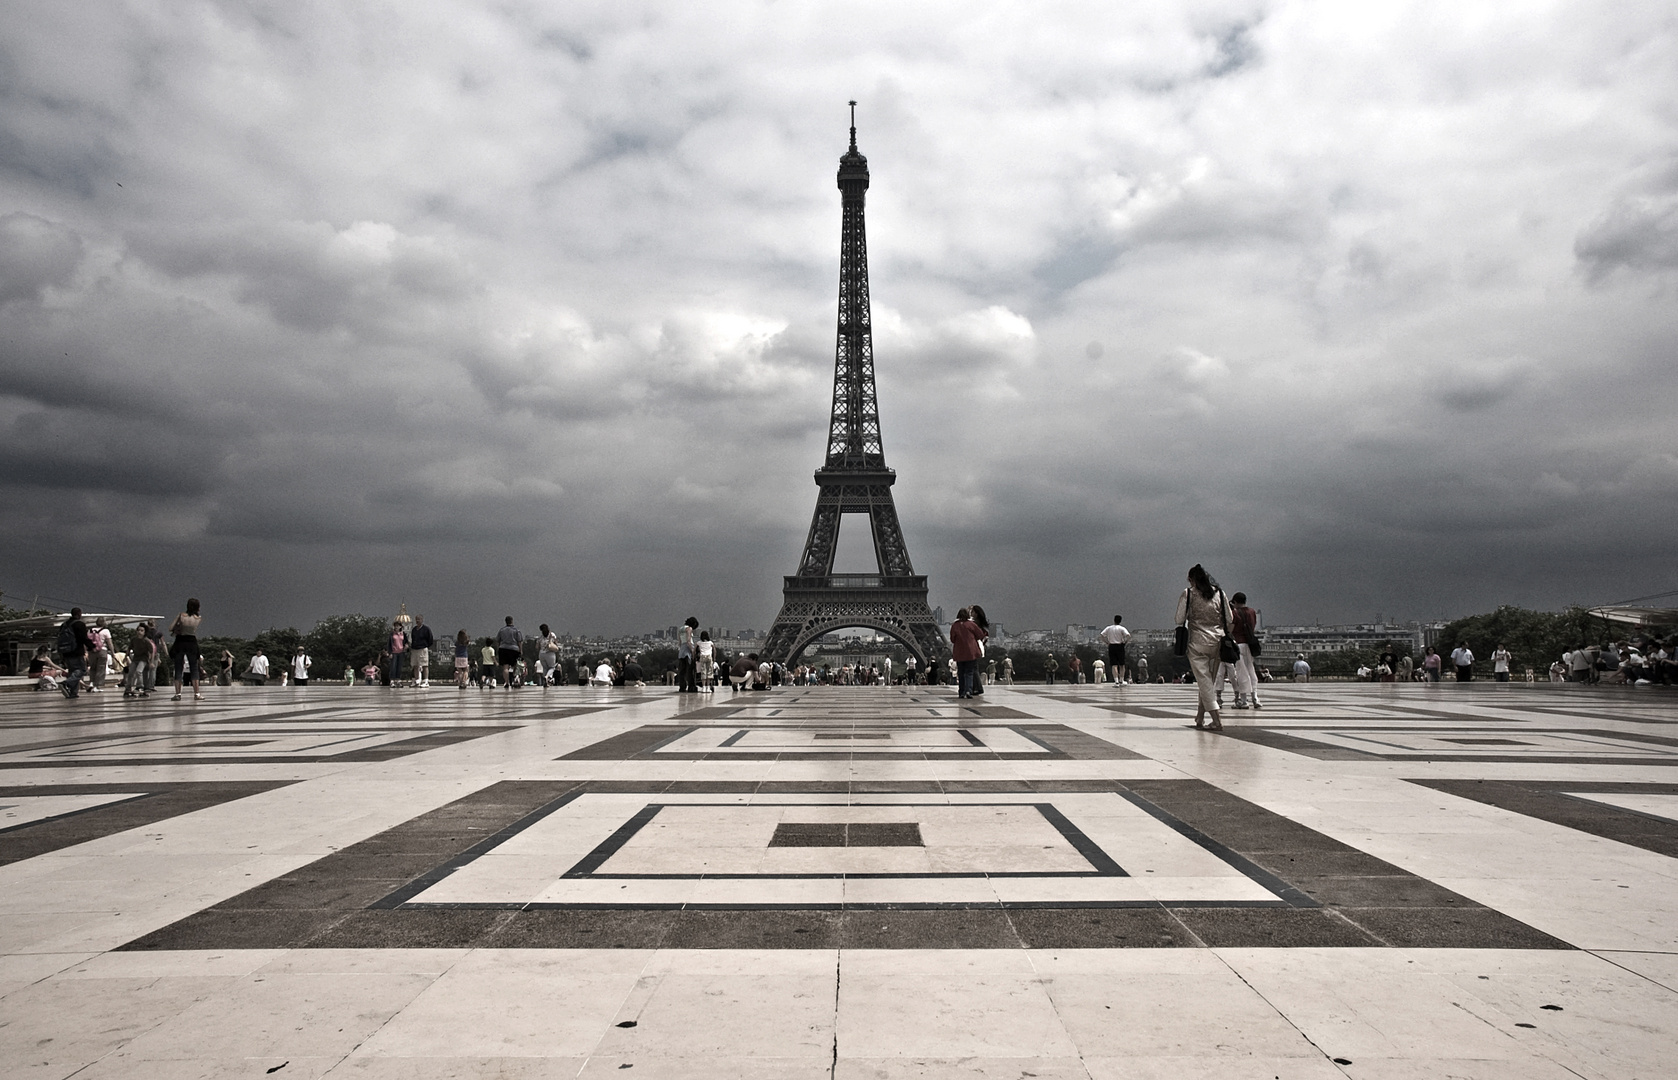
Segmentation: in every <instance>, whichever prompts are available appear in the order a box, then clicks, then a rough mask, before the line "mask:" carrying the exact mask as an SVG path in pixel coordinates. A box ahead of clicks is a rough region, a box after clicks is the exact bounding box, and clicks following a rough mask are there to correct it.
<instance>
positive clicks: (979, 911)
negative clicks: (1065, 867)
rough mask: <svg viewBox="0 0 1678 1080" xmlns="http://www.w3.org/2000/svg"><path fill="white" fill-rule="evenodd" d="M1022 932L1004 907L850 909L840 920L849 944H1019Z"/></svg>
mask: <svg viewBox="0 0 1678 1080" xmlns="http://www.w3.org/2000/svg"><path fill="white" fill-rule="evenodd" d="M1020 946H1021V942H1020V936H1019V934H1017V933H1015V932H1014V925H1013V923H1012V922H1011V921H1010V919H1009V916H1008V913H1007V912H1006V911H1004V910H1002V908H1001V907H999V906H995V905H993V906H990V907H970V908H955V909H942V910H939V909H924V908H922V909H914V908H907V909H904V908H899V909H892V908H879V909H874V910H850V911H846V912H845V918H844V920H843V921H842V922H841V923H840V931H839V947H840V948H843V949H1018V948H1020Z"/></svg>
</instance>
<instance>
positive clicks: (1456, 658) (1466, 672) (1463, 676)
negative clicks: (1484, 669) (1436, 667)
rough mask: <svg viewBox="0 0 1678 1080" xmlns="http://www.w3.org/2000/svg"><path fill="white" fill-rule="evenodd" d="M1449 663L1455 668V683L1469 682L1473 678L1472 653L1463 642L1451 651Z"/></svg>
mask: <svg viewBox="0 0 1678 1080" xmlns="http://www.w3.org/2000/svg"><path fill="white" fill-rule="evenodd" d="M1451 663H1453V664H1455V665H1456V666H1457V682H1469V681H1471V680H1472V679H1473V678H1474V653H1473V651H1472V650H1471V649H1469V647H1468V642H1466V641H1465V642H1463V643H1462V644H1460V645H1458V646H1457V647H1456V648H1455V649H1453V650H1451Z"/></svg>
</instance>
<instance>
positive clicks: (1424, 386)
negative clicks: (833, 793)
mask: <svg viewBox="0 0 1678 1080" xmlns="http://www.w3.org/2000/svg"><path fill="white" fill-rule="evenodd" d="M852 98H855V99H857V100H858V102H859V106H858V120H857V122H858V141H859V144H860V146H861V149H862V151H863V152H864V153H865V154H867V155H868V158H869V164H870V168H871V170H872V176H873V186H872V188H871V190H870V193H869V205H868V226H869V249H870V258H871V264H872V286H873V312H874V326H875V348H876V358H877V367H878V378H879V386H880V400H881V411H882V424H883V430H884V441H885V448H886V455H887V460H888V462H889V463H890V464H891V465H892V466H894V467H895V468H896V469H897V471H898V475H899V481H898V484H897V488H896V492H897V499H898V509H899V514H900V516H901V519H902V522H903V526H904V530H905V534H906V537H907V540H908V542H909V548H910V553H911V555H912V557H913V559H914V561H915V565H916V569H917V570H918V571H919V572H922V573H926V574H929V575H930V576H931V579H932V598H933V601H934V603H942V604H944V605H945V606H946V607H953V606H956V605H959V604H962V603H966V602H969V601H972V600H979V601H981V602H983V603H984V604H985V606H986V608H987V610H988V611H989V612H990V613H991V614H992V616H993V618H995V619H998V620H1000V621H1001V622H1003V623H1004V624H1006V625H1007V626H1009V627H1010V628H1012V629H1024V628H1026V627H1028V626H1044V625H1059V624H1064V623H1067V622H1099V621H1103V620H1104V619H1105V617H1106V616H1108V615H1110V614H1112V612H1113V611H1115V610H1120V611H1123V612H1125V614H1126V615H1127V617H1128V619H1129V620H1130V621H1131V622H1132V623H1133V624H1138V625H1144V626H1145V625H1163V624H1164V623H1166V622H1167V621H1168V619H1169V613H1170V610H1171V608H1170V605H1171V603H1172V599H1173V597H1174V595H1175V592H1176V590H1177V589H1178V588H1179V587H1180V583H1181V580H1182V575H1183V571H1184V569H1185V568H1186V566H1187V565H1188V564H1189V563H1191V562H1196V561H1201V562H1205V563H1206V565H1207V566H1208V567H1210V568H1211V569H1212V570H1213V572H1214V573H1215V574H1217V575H1218V576H1219V577H1220V578H1221V579H1222V580H1224V581H1225V582H1226V583H1227V584H1228V585H1230V587H1231V588H1245V589H1246V591H1247V592H1249V593H1250V594H1252V595H1253V597H1254V599H1255V601H1256V602H1258V603H1259V605H1260V606H1261V607H1263V608H1264V610H1265V612H1266V616H1267V617H1268V618H1269V619H1270V621H1272V622H1306V621H1312V620H1317V619H1320V620H1323V621H1341V620H1354V619H1370V618H1373V617H1374V615H1375V614H1376V613H1377V612H1379V613H1382V614H1384V615H1385V616H1386V617H1387V618H1389V619H1393V618H1434V617H1441V616H1455V615H1458V614H1462V613H1466V612H1471V611H1478V610H1484V609H1486V608H1489V607H1491V606H1494V605H1496V604H1499V603H1519V604H1526V605H1533V606H1541V607H1550V606H1558V605H1561V604H1566V603H1570V602H1590V603H1600V602H1607V601H1612V600H1616V599H1620V598H1624V597H1629V596H1633V595H1638V594H1644V593H1653V592H1657V591H1660V590H1663V589H1667V588H1671V587H1673V582H1672V580H1671V576H1670V573H1671V572H1670V559H1669V558H1667V557H1666V556H1667V554H1668V548H1669V546H1670V539H1669V534H1670V528H1671V522H1672V521H1673V520H1674V518H1675V511H1678V445H1675V442H1678V439H1675V431H1678V425H1675V424H1674V406H1675V404H1678V390H1675V389H1674V380H1673V378H1672V372H1673V371H1674V361H1675V360H1678V355H1675V353H1678V303H1675V300H1678V295H1675V293H1678V114H1675V113H1674V111H1673V110H1672V108H1671V102H1672V101H1673V100H1678V19H1675V18H1674V14H1673V9H1672V7H1671V6H1670V5H1669V4H1660V3H1652V4H1645V5H1635V4H1634V5H1618V6H1615V7H1612V8H1604V7H1602V6H1601V5H1593V4H1587V3H1575V4H1555V5H1542V6H1523V5H1509V4H1489V3H1488V4H1462V3H1450V4H1446V3H1432V4H1428V3H1416V4H1408V5H1401V6H1396V7H1386V8H1380V9H1366V7H1365V6H1360V5H1335V4H1309V3H1287V2H1284V3H1262V2H1237V0H1207V2H1172V3H1153V4H1148V3H1144V4H1137V5H1126V6H1125V7H1124V8H1123V9H1122V10H1120V9H1115V8H1114V7H1113V6H1112V5H1108V4H1070V5H1060V6H1058V7H1055V8H1045V7H1043V6H1042V5H1026V4H979V5H977V6H975V5H973V4H959V5H958V4H917V5H901V4H873V5H870V4H863V5H857V4H848V5H821V4H776V5H762V4H756V3H737V4H736V3H714V4H705V5H659V4H637V3H622V2H614V3H609V4H608V3H598V4H590V3H567V4H563V5H555V4H539V3H519V2H516V0H515V2H507V3H497V4H493V5H491V4H468V3H450V2H441V0H413V2H410V3H406V4H402V5H396V6H390V5H379V6H373V5H355V4H315V3H302V4H297V3H290V4H261V3H191V2H188V3H162V2H148V0H130V2H127V3H120V4H119V3H89V4H60V3H47V2H20V3H14V4H10V5H7V6H6V7H5V8H4V9H3V10H0V499H3V500H4V502H5V505H6V507H7V511H6V513H5V514H4V515H3V516H0V551H3V552H4V554H5V559H4V564H3V565H4V568H5V573H4V575H3V577H0V589H4V590H5V593H6V595H7V597H8V600H7V602H8V603H13V604H15V603H16V602H17V601H16V600H13V599H11V598H12V597H15V596H24V597H28V596H31V595H34V594H41V595H44V596H49V597H54V598H65V599H68V600H73V601H75V602H79V603H81V604H82V605H83V606H84V607H91V608H101V609H124V610H149V611H160V612H161V611H173V610H174V609H175V607H176V605H178V604H179V603H180V602H181V600H182V599H183V598H184V597H185V596H186V595H188V594H192V595H197V596H200V597H202V598H203V599H204V601H205V606H206V609H207V611H209V612H210V616H211V619H212V623H210V624H206V625H207V627H210V628H212V629H214V630H216V631H217V632H220V631H228V632H235V631H245V632H249V631H252V630H255V629H257V628H260V627H262V626H267V625H270V624H287V623H292V624H298V625H305V626H306V625H309V624H311V623H312V622H313V621H314V620H315V619H317V618H319V617H320V616H322V615H325V614H328V613H332V612H340V611H354V610H364V611H368V612H386V611H390V610H394V608H395V606H396V605H397V604H398V603H400V602H406V603H407V604H408V605H409V607H410V610H413V609H415V608H419V609H422V610H424V611H426V612H427V613H428V614H429V615H430V617H431V621H432V622H433V623H434V624H439V625H443V626H445V627H446V628H449V629H452V628H453V627H454V626H456V625H461V626H467V627H469V628H473V629H482V628H485V627H487V626H490V625H493V624H494V623H496V622H499V619H500V616H501V615H503V614H506V613H512V614H514V615H516V616H517V617H518V618H519V619H520V620H521V623H534V622H536V621H546V622H549V623H551V624H554V625H555V626H556V627H559V628H562V629H568V630H603V631H628V630H636V629H642V628H649V627H655V626H665V625H670V624H673V623H676V622H678V621H680V619H681V618H682V617H683V616H685V615H687V614H689V613H696V614H698V615H699V617H700V619H701V621H702V622H703V623H705V624H707V625H727V626H735V627H738V626H754V627H759V628H761V627H764V626H766V625H767V624H768V622H769V621H770V619H771V618H772V617H773V615H774V613H775V611H776V609H777V607H778V604H779V587H780V575H782V574H785V573H789V572H790V571H791V570H792V569H793V567H794V564H795V562H796V560H797V557H798V553H799V550H800V548H801V545H802V542H803V539H804V532H805V529H806V528H807V526H808V523H809V517H810V512H811V509H812V507H813V503H814V496H815V487H814V484H813V483H812V482H811V476H810V474H811V472H812V471H813V470H814V468H815V467H816V466H817V465H818V464H819V463H820V459H821V455H822V452H823V447H824V445H825V433H826V424H827V411H828V404H829V396H830V390H831V380H832V365H833V328H834V308H835V295H836V285H837V268H838V231H839V202H838V192H837V191H836V189H835V187H834V172H835V169H836V167H837V158H838V156H839V154H840V153H842V152H843V150H844V148H845V139H846V130H845V129H846V125H847V123H848V121H847V110H846V108H845V102H846V101H847V100H848V99H852Z"/></svg>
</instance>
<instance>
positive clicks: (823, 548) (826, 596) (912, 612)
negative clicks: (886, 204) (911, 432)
mask: <svg viewBox="0 0 1678 1080" xmlns="http://www.w3.org/2000/svg"><path fill="white" fill-rule="evenodd" d="M851 105H852V107H853V113H852V118H851V146H850V149H849V150H847V151H846V152H845V155H844V156H843V157H841V158H840V159H839V191H840V196H841V203H842V211H841V214H842V217H841V225H840V233H839V333H838V344H837V346H836V347H835V349H834V360H833V416H832V420H831V421H830V423H829V425H828V431H827V460H826V461H824V462H823V463H822V467H821V468H820V469H817V470H816V487H817V489H818V492H819V493H818V494H817V496H816V513H815V516H814V517H813V518H812V519H811V521H810V536H809V538H808V539H807V540H805V542H804V554H803V556H802V557H801V558H800V559H799V561H798V572H797V573H796V574H793V575H792V576H790V577H788V578H786V579H785V582H786V584H785V589H784V592H783V601H782V604H781V613H780V615H778V616H776V618H775V625H774V626H773V627H772V628H771V629H770V631H769V637H768V639H767V640H766V641H765V642H764V653H765V655H766V657H767V658H768V659H771V660H778V661H780V662H781V663H784V664H791V663H793V662H794V661H796V660H797V659H798V657H799V655H800V654H801V653H803V652H804V650H805V648H806V647H808V646H809V644H810V643H811V642H812V641H814V640H815V639H816V638H819V637H821V636H822V635H823V634H826V633H828V632H829V631H832V630H840V629H844V628H847V627H870V628H873V629H875V630H879V631H881V632H882V633H885V634H888V635H890V636H892V637H894V638H896V639H897V640H898V641H901V642H902V643H903V645H904V647H906V648H907V649H908V650H909V651H910V652H912V653H914V654H915V656H916V657H917V658H918V659H919V661H920V663H921V664H922V665H923V668H924V665H926V664H928V663H929V662H931V661H932V659H933V658H934V657H936V656H938V655H939V654H940V653H942V652H944V651H946V643H945V641H944V636H943V635H942V634H940V633H939V632H938V624H937V623H936V622H934V621H933V618H932V610H931V609H930V608H929V607H927V602H926V577H925V575H918V574H916V573H915V568H914V565H913V564H912V563H911V562H910V561H909V547H908V545H907V544H905V543H904V541H903V530H902V528H901V527H900V526H899V525H898V523H897V505H896V504H895V503H894V502H893V501H892V495H891V488H892V485H893V484H895V483H896V482H897V474H896V473H895V472H893V471H892V470H891V469H888V468H887V467H886V454H885V449H884V447H883V446H882V444H881V442H880V407H879V401H878V397H877V395H876V392H875V389H874V332H873V327H872V325H871V315H870V305H869V297H868V230H867V227H866V225H865V223H864V220H863V209H864V203H865V199H866V195H867V191H868V159H867V158H865V157H863V156H862V154H861V153H860V152H859V151H858V150H857V147H856V117H855V113H854V107H855V105H856V103H855V102H852V103H851ZM845 514H867V515H868V522H869V527H870V531H871V533H872V535H873V538H874V556H875V559H876V560H877V562H878V566H879V573H877V574H835V573H834V572H833V558H834V555H835V554H836V552H837V550H838V543H839V524H840V520H841V518H842V517H843V515H845Z"/></svg>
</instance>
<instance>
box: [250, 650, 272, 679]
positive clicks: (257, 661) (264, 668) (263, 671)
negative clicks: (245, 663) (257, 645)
mask: <svg viewBox="0 0 1678 1080" xmlns="http://www.w3.org/2000/svg"><path fill="white" fill-rule="evenodd" d="M251 674H252V675H262V676H266V675H267V674H268V658H267V657H266V656H263V655H262V654H261V653H257V654H256V655H255V656H253V657H251Z"/></svg>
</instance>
